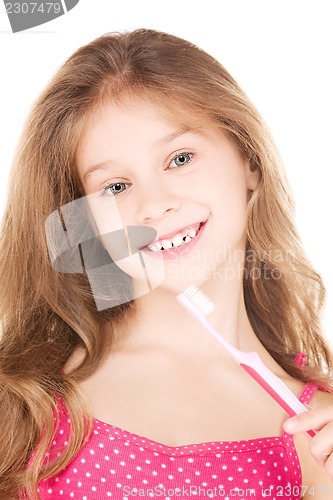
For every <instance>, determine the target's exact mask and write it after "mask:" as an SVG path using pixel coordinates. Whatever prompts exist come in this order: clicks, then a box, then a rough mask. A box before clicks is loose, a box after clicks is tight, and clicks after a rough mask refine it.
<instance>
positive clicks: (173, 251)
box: [141, 221, 207, 259]
mask: <svg viewBox="0 0 333 500" xmlns="http://www.w3.org/2000/svg"><path fill="white" fill-rule="evenodd" d="M206 224H207V221H206V222H204V223H203V224H201V226H200V229H199V232H198V234H197V235H196V236H195V237H194V238H192V239H191V241H189V242H188V243H186V244H185V245H181V246H180V247H174V248H169V250H158V251H157V252H153V251H152V250H149V249H147V247H145V248H143V249H142V250H141V251H142V252H144V253H145V254H148V255H149V256H151V257H157V258H159V259H161V258H163V259H178V258H179V257H180V256H183V255H186V254H187V253H188V252H190V251H191V250H192V248H193V247H194V245H195V244H196V243H197V242H198V241H199V240H200V238H201V236H202V235H203V233H204V230H205V228H206Z"/></svg>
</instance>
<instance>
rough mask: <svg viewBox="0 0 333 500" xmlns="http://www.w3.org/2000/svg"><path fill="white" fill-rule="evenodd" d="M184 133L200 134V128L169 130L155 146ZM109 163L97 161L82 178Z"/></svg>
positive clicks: (107, 161)
mask: <svg viewBox="0 0 333 500" xmlns="http://www.w3.org/2000/svg"><path fill="white" fill-rule="evenodd" d="M185 134H193V135H197V134H200V130H199V129H194V128H188V129H181V130H177V131H176V132H171V134H168V135H166V136H165V137H162V138H161V139H159V140H158V141H157V142H156V145H157V146H162V145H163V144H168V143H169V142H172V141H174V140H175V139H178V138H179V137H181V136H182V135H185ZM111 165H112V161H111V160H106V161H102V162H101V163H97V164H96V165H92V166H91V167H89V168H88V170H87V171H86V172H85V173H84V174H83V180H85V179H86V178H87V177H90V175H91V174H92V173H93V172H96V171H98V170H106V169H107V168H108V167H110V166H111Z"/></svg>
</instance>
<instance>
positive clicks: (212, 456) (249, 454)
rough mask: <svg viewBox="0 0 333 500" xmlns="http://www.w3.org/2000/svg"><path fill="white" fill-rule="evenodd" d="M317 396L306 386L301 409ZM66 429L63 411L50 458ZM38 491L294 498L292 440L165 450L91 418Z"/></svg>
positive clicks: (84, 497)
mask: <svg viewBox="0 0 333 500" xmlns="http://www.w3.org/2000/svg"><path fill="white" fill-rule="evenodd" d="M317 389H318V387H317V386H316V385H314V384H307V385H306V386H305V387H304V390H303V392H302V394H301V396H300V401H302V402H303V403H308V402H309V401H310V400H311V398H312V396H313V394H314V393H315V391H316V390H317ZM61 406H63V405H61ZM69 430H70V420H69V418H68V415H67V414H66V411H65V409H64V408H62V409H61V412H60V426H59V428H58V432H57V434H56V436H55V440H54V442H53V445H52V449H51V450H50V457H51V458H52V456H55V455H56V454H57V453H59V451H58V450H59V449H61V448H62V447H63V446H66V443H67V441H68V436H69ZM38 491H39V495H40V498H41V499H71V498H74V499H77V500H106V499H109V498H111V499H116V500H133V499H134V498H143V499H149V498H155V497H156V498H159V499H162V500H173V499H174V498H177V499H180V500H185V499H189V498H193V499H194V498H200V497H203V498H210V499H215V498H218V499H224V500H231V499H232V498H237V499H238V500H242V499H243V500H248V498H251V497H252V498H253V497H255V498H265V497H269V498H270V499H271V500H278V499H279V498H284V499H300V497H301V492H302V473H301V468H300V463H299V459H298V456H297V452H296V449H295V446H294V441H293V436H292V435H290V434H287V433H286V432H282V435H280V436H273V437H267V438H266V437H265V438H255V439H252V440H240V441H216V442H207V443H200V444H190V445H187V446H185V445H184V446H177V447H172V446H166V445H164V444H161V443H158V442H156V441H152V440H151V439H147V438H145V437H141V436H138V435H136V434H133V433H131V432H127V431H125V430H123V429H120V428H119V427H115V426H113V425H110V424H107V423H104V422H101V421H100V420H97V419H94V425H93V432H92V434H91V436H90V438H89V440H88V441H87V442H86V444H85V445H84V447H83V448H82V449H81V450H80V451H79V453H78V454H77V456H76V457H75V458H74V459H73V460H72V462H71V463H70V464H69V465H68V466H67V467H66V469H64V470H63V471H61V472H60V473H58V475H57V476H56V477H52V478H49V479H46V480H44V481H42V482H40V483H39V487H38Z"/></svg>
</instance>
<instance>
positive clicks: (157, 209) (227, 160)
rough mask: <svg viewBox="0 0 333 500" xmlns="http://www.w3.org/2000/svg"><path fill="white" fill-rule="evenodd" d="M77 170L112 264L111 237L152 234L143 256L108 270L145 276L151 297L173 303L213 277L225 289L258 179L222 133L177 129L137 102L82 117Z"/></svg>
mask: <svg viewBox="0 0 333 500" xmlns="http://www.w3.org/2000/svg"><path fill="white" fill-rule="evenodd" d="M77 165H78V172H79V176H80V179H81V181H82V184H83V187H84V191H85V194H86V195H91V196H89V197H88V199H89V200H90V201H89V204H90V208H91V211H92V214H93V217H94V219H95V222H96V226H97V228H98V231H99V233H100V235H101V240H102V241H103V244H104V246H105V248H106V249H107V250H108V252H109V253H110V256H111V257H112V256H113V255H116V254H117V248H116V247H115V246H114V245H113V243H112V240H113V239H112V232H114V231H118V232H119V229H122V228H126V227H128V226H136V227H135V228H134V233H135V231H137V235H139V233H140V230H141V231H143V230H144V229H143V228H153V229H154V230H155V231H156V236H155V237H152V239H149V241H151V244H150V245H149V246H146V247H144V248H140V245H138V246H139V248H140V252H137V253H135V255H132V256H130V257H128V258H125V259H122V260H118V261H117V265H118V266H119V267H121V268H122V269H123V270H124V271H125V272H127V273H128V274H130V275H131V276H132V277H133V278H135V279H137V280H139V281H140V280H146V279H147V273H148V276H149V280H150V282H151V284H152V287H153V288H155V287H156V286H158V285H160V284H161V286H163V287H166V288H167V289H169V290H172V291H174V292H176V293H178V292H179V291H182V290H183V289H184V288H185V287H186V286H188V285H189V284H192V283H193V284H196V285H198V286H201V284H202V283H203V282H204V281H206V280H209V279H212V278H213V277H216V276H217V275H219V276H220V278H222V279H230V277H231V276H227V273H230V270H231V269H234V266H233V265H232V264H231V262H234V260H235V258H236V259H237V260H239V256H240V255H241V256H242V257H243V253H244V248H245V242H246V232H245V229H246V211H247V201H248V192H249V190H254V189H255V188H256V186H257V183H258V173H257V172H256V171H254V172H252V171H251V170H250V167H249V164H248V162H247V161H246V160H244V159H243V158H242V157H241V155H240V154H239V152H238V151H237V149H236V147H235V146H234V144H233V143H232V142H231V141H230V139H229V138H228V137H227V136H226V135H225V134H224V133H223V132H221V131H220V130H218V129H217V128H214V127H212V128H201V129H198V128H193V129H191V128H188V129H185V128H180V127H179V126H177V125H175V124H174V123H171V122H170V121H168V120H167V119H166V118H165V117H164V116H163V115H162V113H161V112H160V111H159V108H158V107H156V108H155V107H153V106H151V105H149V104H147V103H145V102H143V101H140V100H137V101H128V102H127V103H125V104H124V103H123V104H109V105H107V106H105V107H103V108H102V109H99V110H96V111H95V112H94V113H93V114H92V115H91V116H90V118H89V120H88V123H87V127H86V129H85V133H84V135H83V136H82V138H81V141H80V144H79V147H78V150H77ZM134 233H133V234H134ZM107 234H108V235H109V236H108V237H106V235H107ZM114 234H116V233H114ZM103 235H105V236H103ZM139 239H140V238H139ZM115 245H116V244H115ZM134 246H135V243H134ZM132 247H133V245H132ZM237 255H238V257H237ZM114 260H116V259H114ZM143 263H144V266H145V270H144V272H143V270H142V264H143ZM233 272H234V271H233ZM134 281H135V280H134Z"/></svg>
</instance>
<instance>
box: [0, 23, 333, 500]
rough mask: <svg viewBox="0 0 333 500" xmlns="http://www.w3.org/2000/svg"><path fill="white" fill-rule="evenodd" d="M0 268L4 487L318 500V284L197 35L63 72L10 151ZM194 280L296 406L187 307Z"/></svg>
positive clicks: (275, 162) (238, 95)
mask: <svg viewBox="0 0 333 500" xmlns="http://www.w3.org/2000/svg"><path fill="white" fill-rule="evenodd" d="M45 222H46V224H45ZM87 227H90V228H91V230H90V229H89V230H88V231H87V232H86V228H87ZM124 241H125V243H126V242H127V245H128V247H130V246H131V248H130V249H129V248H128V247H126V245H125V246H124ZM64 242H65V243H64ZM66 242H67V243H66ZM68 242H69V243H68ZM87 242H90V243H91V244H90V243H89V244H87ZM66 245H67V246H66ZM122 245H123V246H122ZM97 247H98V249H99V250H98V251H99V252H104V254H103V253H101V255H102V257H101V259H100V257H98V256H96V253H95V249H96V248H97ZM124 248H125V250H124ZM126 248H127V249H126ZM99 255H100V254H99ZM0 281H1V292H0V293H1V300H0V308H1V318H2V330H3V333H2V338H1V351H0V356H1V357H0V363H1V365H0V366H1V403H0V404H1V411H0V414H1V429H2V432H1V442H0V453H1V455H0V456H1V461H0V463H1V466H0V467H1V481H0V493H1V495H0V496H1V498H4V499H17V498H29V499H35V498H42V499H45V498H52V499H58V498H59V499H60V498H78V499H104V498H109V497H110V498H116V499H123V500H124V499H127V500H128V499H130V498H131V497H133V496H140V497H141V498H142V497H144V498H150V497H153V496H159V497H161V498H163V499H164V500H167V499H170V498H172V497H173V496H177V497H178V498H183V499H185V498H188V497H189V496H206V497H210V498H214V497H219V498H225V499H228V498H231V497H232V496H237V497H238V498H246V497H247V496H249V495H252V496H256V497H258V498H264V497H267V496H268V497H271V498H278V497H283V498H293V499H296V498H301V497H303V498H313V496H314V495H321V498H332V495H333V453H332V451H333V397H332V395H331V394H330V392H331V391H332V389H333V384H332V382H331V379H330V376H331V370H332V358H331V355H330V353H329V351H328V348H327V347H326V346H325V343H324V340H323V337H322V335H321V330H320V323H319V316H320V310H321V307H322V304H323V301H324V287H323V284H322V281H321V279H320V277H319V276H318V274H317V273H316V272H315V271H314V270H313V268H312V267H311V265H310V263H309V261H308V260H307V258H306V256H305V254H304V253H303V250H302V248H301V245H300V240H299V237H298V234H297V232H296V230H295V226H294V222H293V202H292V198H291V194H290V191H289V188H288V184H287V182H286V179H285V176H284V173H283V169H282V167H281V163H280V160H279V158H278V156H277V153H276V151H275V149H274V146H273V143H272V140H271V139H270V136H269V133H268V131H267V129H266V127H265V125H264V123H263V121H262V119H261V118H260V116H259V114H258V112H257V111H256V110H255V108H254V107H253V105H252V104H251V103H250V102H249V100H248V98H247V97H246V96H245V94H244V93H243V92H242V90H241V89H240V88H239V86H238V85H237V83H236V82H235V81H234V80H233V78H232V77H231V76H230V75H229V73H228V72H227V71H226V70H225V69H224V68H223V67H222V66H221V65H220V64H219V63H218V62H217V61H216V60H214V59H213V58H212V57H211V56H209V55H208V54H206V53H205V52H203V51H202V50H200V49H198V48H197V47H195V46H194V45H192V44H190V43H189V42H186V41H184V40H182V39H179V38H177V37H175V36H171V35H168V34H164V33H160V32H156V31H152V30H137V31H134V32H130V33H124V34H107V35H105V36H102V37H100V38H98V39H97V40H95V41H93V42H92V43H90V44H88V45H87V46H84V47H82V48H80V49H79V50H78V51H76V52H75V53H74V54H73V55H72V56H71V57H70V58H69V59H68V61H67V62H66V63H65V64H64V65H63V66H62V68H60V70H59V71H58V73H57V74H56V75H55V77H54V78H53V79H52V80H51V82H50V83H49V85H48V87H47V88H46V89H45V91H44V92H43V94H42V95H41V96H40V98H39V99H38V100H37V102H36V103H35V105H34V107H33V110H32V112H31V114H30V117H29V119H28V122H27V124H26V128H25V131H24V134H23V136H22V139H21V142H20V145H19V148H18V152H17V155H16V159H15V163H14V167H13V171H12V177H11V185H10V196H9V201H8V206H7V210H6V213H5V217H4V220H3V225H2V232H1V267H0ZM190 284H195V285H197V286H199V287H201V288H202V289H203V291H204V293H205V294H206V295H207V296H208V297H209V298H210V299H211V300H212V301H213V302H214V303H215V304H216V309H215V311H214V312H213V313H212V314H211V316H210V320H211V321H212V323H213V324H214V325H215V326H216V328H217V329H218V330H219V331H220V332H221V335H223V336H224V337H225V338H226V339H227V340H228V341H229V342H231V343H232V344H233V345H235V346H236V347H238V348H239V349H241V350H243V351H257V352H258V353H259V355H260V356H261V358H262V359H263V361H264V362H265V364H266V365H267V366H268V367H269V368H270V369H271V370H272V371H273V372H274V373H276V375H278V376H279V377H280V378H281V379H282V380H283V381H284V382H285V383H286V384H287V385H288V386H289V388H290V389H291V391H292V392H293V393H294V394H295V395H296V396H297V397H299V398H300V400H301V401H302V402H303V403H305V404H307V403H310V402H311V408H310V407H309V408H310V409H309V411H308V412H306V414H302V415H299V416H298V417H295V418H294V419H291V420H289V419H287V414H286V413H285V412H284V411H283V410H282V409H281V407H280V406H279V405H277V404H276V402H275V401H274V400H273V399H272V398H270V396H269V395H268V394H267V393H266V392H265V391H263V389H262V388H261V387H260V386H259V385H258V384H256V382H254V381H253V379H252V378H251V377H249V376H248V374H246V373H245V372H244V371H243V370H241V369H240V367H239V366H238V365H237V364H236V363H235V362H234V360H233V359H231V358H230V356H229V355H228V353H227V352H225V351H224V350H223V349H222V348H220V347H219V346H218V345H217V343H216V341H215V339H213V338H211V337H210V336H209V335H208V334H207V333H206V332H205V331H204V330H203V329H202V327H201V326H200V325H199V324H197V323H196V322H195V321H194V320H193V319H192V318H191V317H190V316H189V315H188V313H187V312H186V311H185V310H184V309H182V307H181V306H180V305H179V304H178V303H177V301H176V298H175V296H176V294H177V293H180V292H182V291H183V290H184V289H185V288H186V287H187V286H188V285H190ZM300 353H303V354H302V355H300ZM305 353H306V355H305ZM295 358H296V359H295ZM305 358H306V362H305ZM308 429H316V430H317V435H316V436H315V437H313V438H312V439H311V440H310V441H309V440H308V439H307V438H306V436H305V431H306V430H308ZM294 434H295V436H293V435H294Z"/></svg>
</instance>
